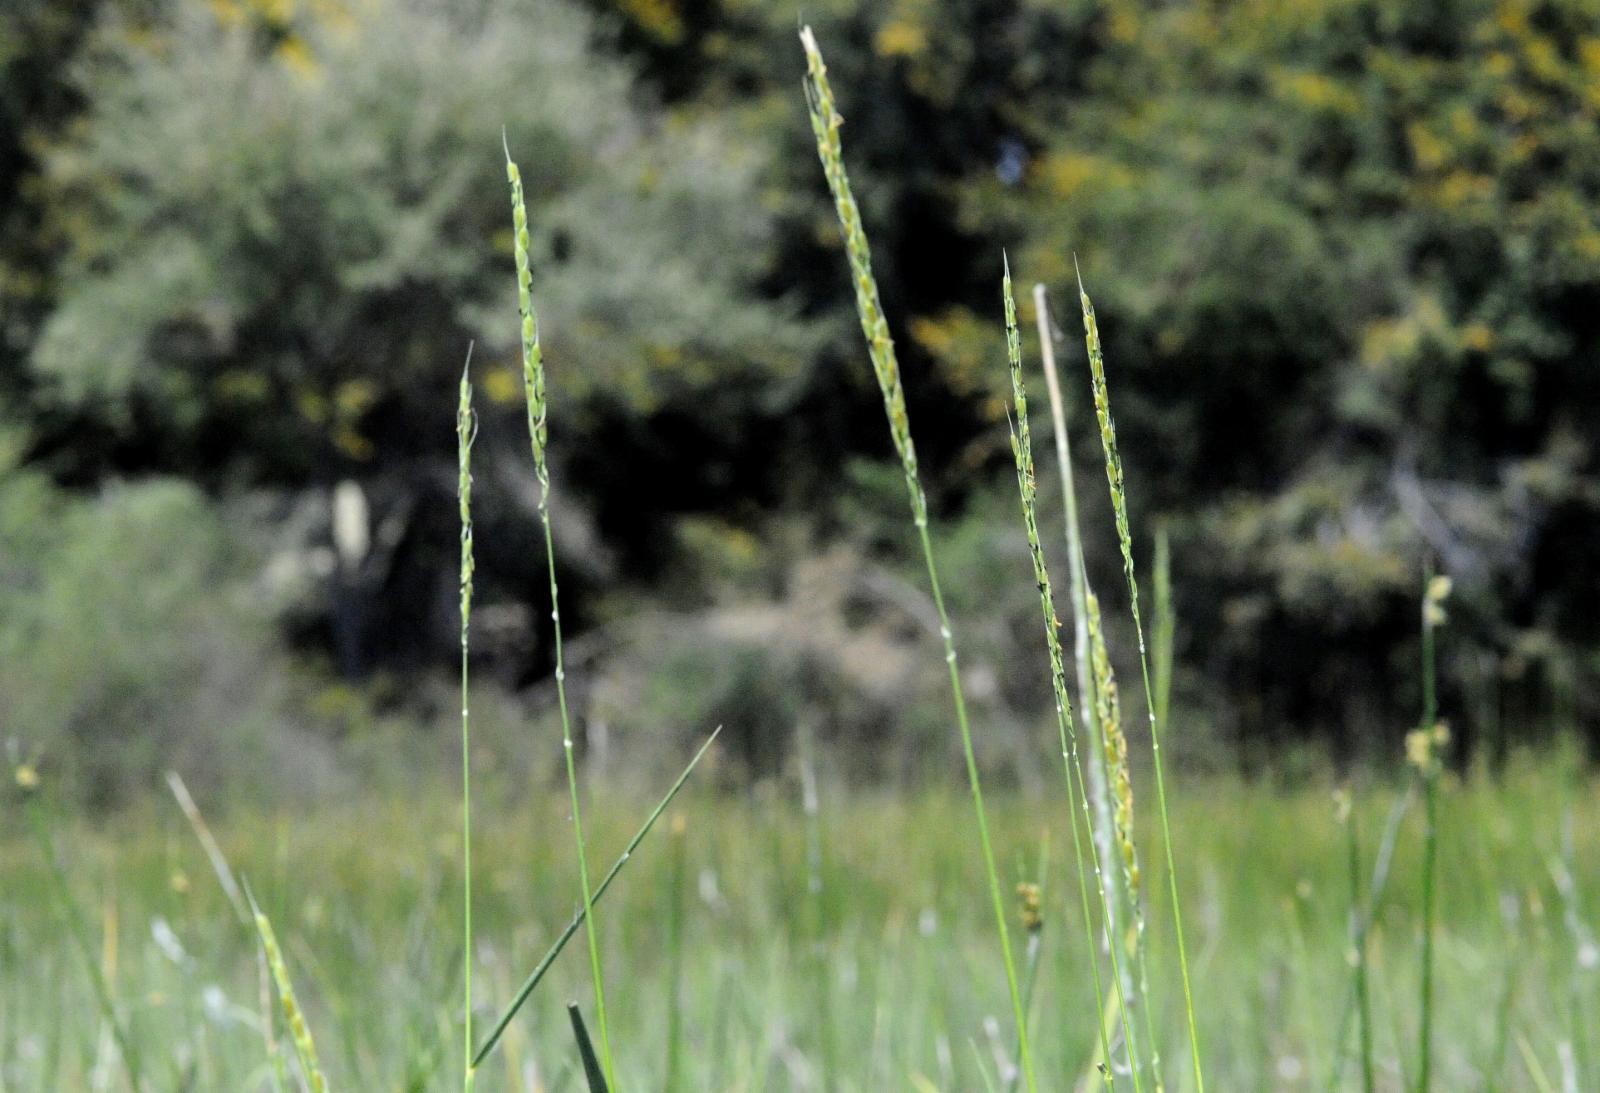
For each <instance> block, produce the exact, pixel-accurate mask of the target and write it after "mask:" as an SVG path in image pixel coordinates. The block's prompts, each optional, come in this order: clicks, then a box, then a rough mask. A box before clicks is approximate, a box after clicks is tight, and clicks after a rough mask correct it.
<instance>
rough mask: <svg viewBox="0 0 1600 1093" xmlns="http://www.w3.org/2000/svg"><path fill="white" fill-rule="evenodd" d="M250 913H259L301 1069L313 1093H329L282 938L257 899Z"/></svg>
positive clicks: (260, 931)
mask: <svg viewBox="0 0 1600 1093" xmlns="http://www.w3.org/2000/svg"><path fill="white" fill-rule="evenodd" d="M250 909H251V910H252V911H253V912H254V913H255V919H256V932H257V933H258V934H260V935H261V947H262V949H263V950H265V952H266V954H267V966H268V967H269V968H271V969H272V979H273V982H275V983H276V984H277V985H278V999H279V1001H280V1002H281V1003H282V1005H283V1017H284V1020H285V1021H287V1022H288V1024H289V1034H290V1036H291V1037H292V1038H293V1039H294V1049H295V1052H296V1054H298V1055H299V1056H300V1067H301V1069H302V1070H304V1071H305V1077H306V1085H308V1086H309V1087H310V1088H311V1093H327V1090H328V1080H327V1079H326V1078H324V1077H323V1076H322V1066H321V1064H320V1063H319V1062H318V1060H317V1045H316V1042H315V1041H314V1040H313V1039H312V1038H311V1029H310V1027H309V1026H308V1025H307V1024H306V1019H305V1014H304V1013H302V1012H301V1010H300V1002H299V1000H298V999H297V998H296V997H295V993H294V983H293V982H291V981H290V979H289V966H288V964H286V963H284V959H283V950H281V949H279V948H278V937H277V935H276V934H275V933H273V930H272V923H271V922H269V921H267V916H266V915H264V914H262V912H261V908H260V907H257V906H256V902H255V899H254V898H252V899H251V900H250Z"/></svg>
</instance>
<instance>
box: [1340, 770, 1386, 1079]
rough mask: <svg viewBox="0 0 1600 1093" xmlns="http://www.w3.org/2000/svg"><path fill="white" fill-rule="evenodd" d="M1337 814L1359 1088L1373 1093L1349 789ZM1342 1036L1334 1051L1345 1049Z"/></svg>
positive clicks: (1357, 852) (1357, 840)
mask: <svg viewBox="0 0 1600 1093" xmlns="http://www.w3.org/2000/svg"><path fill="white" fill-rule="evenodd" d="M1338 815H1339V819H1340V821H1341V822H1342V823H1343V824H1344V828H1345V850H1346V855H1345V858H1346V863H1347V865H1348V867H1349V878H1350V972H1351V977H1352V984H1353V989H1354V991H1355V997H1356V1028H1357V1035H1358V1036H1359V1038H1360V1043H1361V1088H1362V1090H1363V1091H1364V1093H1373V1090H1374V1089H1375V1088H1376V1079H1375V1077H1374V1070H1373V1063H1372V1002H1371V999H1370V998H1369V996H1368V991H1367V918H1366V915H1365V914H1364V913H1363V909H1362V901H1361V831H1360V827H1359V824H1358V821H1357V819H1356V813H1355V801H1354V798H1353V794H1352V792H1351V791H1350V790H1349V789H1345V790H1342V791H1341V792H1340V794H1339V797H1338ZM1343 1040H1344V1037H1343V1035H1342V1034H1341V1036H1340V1042H1339V1043H1338V1044H1337V1045H1336V1048H1335V1050H1339V1051H1342V1050H1343V1049H1344V1043H1343Z"/></svg>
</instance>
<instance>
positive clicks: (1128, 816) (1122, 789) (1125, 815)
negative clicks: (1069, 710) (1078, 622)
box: [1088, 592, 1144, 933]
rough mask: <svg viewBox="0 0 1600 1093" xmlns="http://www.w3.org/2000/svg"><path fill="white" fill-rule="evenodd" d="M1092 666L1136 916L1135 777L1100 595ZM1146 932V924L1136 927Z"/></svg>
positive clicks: (1093, 599)
mask: <svg viewBox="0 0 1600 1093" xmlns="http://www.w3.org/2000/svg"><path fill="white" fill-rule="evenodd" d="M1088 607H1089V649H1090V654H1089V655H1090V665H1091V667H1092V668H1093V670H1094V689H1095V719H1096V720H1097V721H1098V722H1099V723H1100V746H1101V747H1102V748H1103V749H1104V753H1105V762H1106V771H1107V773H1109V774H1110V776H1111V799H1112V803H1113V806H1114V810H1115V811H1114V813H1113V817H1114V819H1115V826H1116V833H1117V847H1118V850H1119V851H1120V853H1121V855H1122V878H1123V880H1124V881H1125V882H1126V884H1127V886H1128V901H1129V903H1130V904H1131V905H1132V906H1133V909H1134V915H1135V917H1136V918H1139V919H1141V920H1142V917H1143V916H1142V915H1140V912H1139V903H1140V900H1141V898H1142V896H1141V894H1140V881H1141V879H1142V878H1141V874H1140V871H1139V851H1138V848H1137V847H1136V846H1135V845H1134V841H1133V777H1132V775H1131V774H1130V772H1129V770H1128V738H1127V736H1126V735H1125V734H1124V733H1123V731H1122V701H1121V698H1120V697H1119V696H1118V693H1117V676H1116V672H1115V671H1114V670H1113V669H1112V667H1111V657H1110V655H1109V654H1108V652H1107V650H1106V638H1105V631H1104V629H1103V627H1104V621H1103V620H1102V617H1101V614H1100V598H1099V597H1098V596H1096V595H1095V594H1094V593H1093V592H1090V593H1089V596H1088ZM1137 929H1138V930H1139V932H1141V933H1142V932H1143V930H1144V924H1143V922H1142V921H1140V922H1139V925H1138V927H1137Z"/></svg>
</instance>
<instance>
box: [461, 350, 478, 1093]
mask: <svg viewBox="0 0 1600 1093" xmlns="http://www.w3.org/2000/svg"><path fill="white" fill-rule="evenodd" d="M471 369H472V348H471V346H468V348H467V361H466V364H465V365H463V366H462V369H461V388H460V392H459V395H458V397H457V400H456V464H457V475H456V498H457V502H458V504H459V506H460V524H461V992H462V999H461V1026H462V1034H461V1039H462V1049H461V1051H462V1063H463V1065H462V1071H461V1073H462V1078H461V1086H462V1089H464V1090H466V1091H467V1093H471V1090H472V1087H473V1082H474V1076H475V1074H474V1068H473V1066H472V723H471V716H470V712H469V711H470V706H471V704H470V702H469V701H468V676H467V659H468V657H467V654H468V645H469V642H468V635H469V633H470V631H471V624H472V573H473V564H474V563H473V555H472V547H473V543H472V443H473V441H474V440H476V439H477V434H478V419H477V415H476V414H474V413H473V410H472V384H471V380H470V373H471Z"/></svg>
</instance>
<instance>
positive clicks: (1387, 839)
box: [1328, 784, 1417, 1089]
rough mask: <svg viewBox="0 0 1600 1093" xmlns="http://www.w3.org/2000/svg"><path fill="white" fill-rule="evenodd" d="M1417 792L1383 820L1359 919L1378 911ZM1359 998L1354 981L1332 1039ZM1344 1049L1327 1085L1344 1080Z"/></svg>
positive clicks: (1343, 1033) (1344, 1028) (1345, 1029)
mask: <svg viewBox="0 0 1600 1093" xmlns="http://www.w3.org/2000/svg"><path fill="white" fill-rule="evenodd" d="M1416 795H1417V787H1416V785H1415V784H1412V785H1409V786H1407V787H1406V791H1405V793H1404V794H1402V795H1401V796H1400V797H1398V798H1396V799H1395V802H1394V804H1393V805H1392V806H1390V808H1389V816H1388V818H1387V819H1385V820H1384V823H1383V836H1382V837H1381V838H1380V839H1379V840H1378V852H1377V854H1376V855H1375V856H1374V859H1373V863H1372V879H1371V880H1370V881H1368V882H1367V898H1366V900H1365V901H1364V902H1363V903H1362V906H1361V920H1362V921H1363V922H1366V923H1369V924H1370V923H1371V922H1372V921H1373V919H1374V918H1375V917H1376V915H1377V910H1378V901H1379V900H1381V899H1382V898H1383V892H1384V889H1385V888H1386V887H1388V884H1389V866H1390V865H1392V864H1393V863H1394V849H1395V845H1396V843H1398V842H1399V839H1400V828H1401V825H1402V824H1403V823H1404V822H1405V818H1406V814H1407V813H1408V812H1409V811H1410V810H1411V805H1412V802H1413V800H1414V799H1415V797H1416ZM1357 1002H1358V999H1357V998H1356V991H1355V984H1354V983H1352V984H1351V985H1350V988H1349V989H1348V990H1347V991H1345V996H1344V1007H1343V1009H1341V1010H1340V1012H1339V1034H1338V1036H1337V1037H1335V1038H1334V1043H1337V1044H1343V1043H1344V1042H1345V1041H1346V1040H1347V1039H1348V1038H1349V1034H1350V1021H1351V1019H1352V1017H1353V1015H1354V1014H1355V1011H1356V1005H1357ZM1344 1063H1345V1053H1344V1052H1343V1051H1336V1052H1334V1056H1333V1068H1332V1071H1331V1073H1330V1074H1329V1077H1328V1088H1329V1089H1338V1088H1339V1084H1340V1083H1341V1082H1342V1081H1343V1080H1344Z"/></svg>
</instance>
